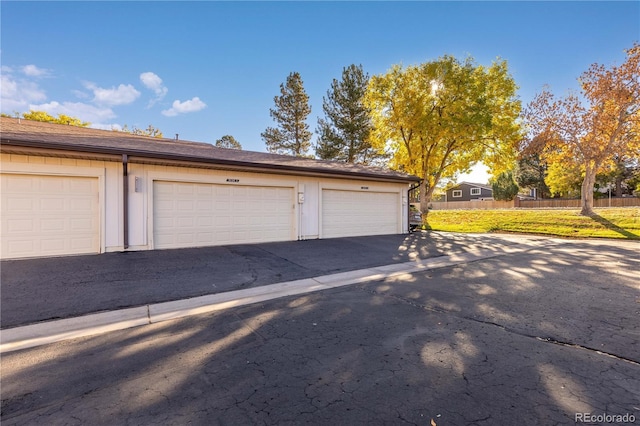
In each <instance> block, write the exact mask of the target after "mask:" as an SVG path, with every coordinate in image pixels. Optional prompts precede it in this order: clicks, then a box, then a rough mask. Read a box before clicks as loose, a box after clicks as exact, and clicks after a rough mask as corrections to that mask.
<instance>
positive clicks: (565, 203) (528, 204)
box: [429, 197, 640, 210]
mask: <svg viewBox="0 0 640 426" xmlns="http://www.w3.org/2000/svg"><path fill="white" fill-rule="evenodd" d="M593 204H594V207H636V206H637V207H640V198H637V197H629V198H611V199H609V198H600V199H597V200H593ZM429 206H431V208H432V209H433V210H470V209H484V210H495V209H513V208H521V209H578V208H580V200H556V199H547V200H517V199H516V200H513V201H442V202H435V201H434V202H431V203H429Z"/></svg>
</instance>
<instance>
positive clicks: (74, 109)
mask: <svg viewBox="0 0 640 426" xmlns="http://www.w3.org/2000/svg"><path fill="white" fill-rule="evenodd" d="M29 109H33V110H36V111H46V112H48V113H49V114H51V115H53V116H56V115H58V114H65V115H68V116H71V117H77V118H79V119H80V120H82V121H88V122H90V123H95V122H100V121H105V120H110V119H112V118H115V117H116V114H115V113H114V112H113V111H112V110H111V108H100V107H97V106H94V105H89V104H85V103H82V102H63V103H60V102H57V101H52V102H48V103H44V104H39V105H29Z"/></svg>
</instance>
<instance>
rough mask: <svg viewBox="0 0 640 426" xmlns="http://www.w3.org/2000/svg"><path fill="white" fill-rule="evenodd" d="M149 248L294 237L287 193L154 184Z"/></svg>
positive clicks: (284, 190)
mask: <svg viewBox="0 0 640 426" xmlns="http://www.w3.org/2000/svg"><path fill="white" fill-rule="evenodd" d="M153 198H154V201H153V235H154V247H155V248H177V247H199V246H213V245H224V244H242V243H258V242H271V241H288V240H292V239H294V238H293V236H294V235H295V232H294V225H293V217H294V215H293V189H292V188H282V187H263V186H236V185H213V184H202V183H185V182H165V181H156V182H154V184H153Z"/></svg>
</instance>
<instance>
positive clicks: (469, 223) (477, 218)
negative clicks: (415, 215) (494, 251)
mask: <svg viewBox="0 0 640 426" xmlns="http://www.w3.org/2000/svg"><path fill="white" fill-rule="evenodd" d="M594 211H595V214H596V215H595V216H593V217H585V216H580V214H579V210H565V209H562V210H560V209H554V210H551V209H549V210H542V209H541V210H534V209H514V210H431V211H429V214H428V215H427V218H426V225H425V229H431V230H434V231H449V232H516V233H522V234H546V235H557V236H561V237H579V238H585V237H599V238H624V239H633V240H640V208H638V207H625V208H602V209H594Z"/></svg>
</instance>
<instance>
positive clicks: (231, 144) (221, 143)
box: [216, 135, 242, 150]
mask: <svg viewBox="0 0 640 426" xmlns="http://www.w3.org/2000/svg"><path fill="white" fill-rule="evenodd" d="M216 146H217V147H220V148H230V149H240V150H241V149H242V145H240V142H238V141H237V140H236V138H234V137H233V136H231V135H224V136H223V137H221V138H220V139H218V140H217V141H216Z"/></svg>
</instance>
